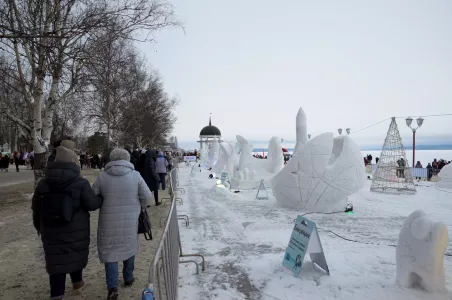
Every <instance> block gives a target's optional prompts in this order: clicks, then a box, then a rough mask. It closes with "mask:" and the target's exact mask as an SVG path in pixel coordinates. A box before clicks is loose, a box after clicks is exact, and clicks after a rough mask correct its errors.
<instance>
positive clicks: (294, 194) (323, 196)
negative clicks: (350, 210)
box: [271, 116, 365, 212]
mask: <svg viewBox="0 0 452 300" xmlns="http://www.w3.org/2000/svg"><path fill="white" fill-rule="evenodd" d="M297 118H298V116H297ZM364 182H365V170H364V164H363V160H362V157H361V152H360V150H359V147H358V145H357V144H356V143H355V142H353V140H352V139H351V138H350V137H348V136H340V137H337V138H333V134H332V133H323V134H321V135H318V136H317V137H315V138H313V139H311V140H309V141H308V142H307V143H306V144H303V145H301V146H300V147H299V149H298V150H297V152H296V153H294V156H293V157H292V159H291V160H289V162H288V163H287V165H286V166H285V167H284V168H283V169H282V170H281V171H280V172H279V173H278V174H276V175H275V176H274V177H273V179H272V181H271V185H272V188H273V193H274V195H275V197H276V201H277V202H278V204H279V205H281V206H284V207H288V208H296V209H302V210H305V211H315V212H333V211H342V210H343V209H345V206H346V205H347V197H348V196H349V195H351V194H353V193H355V192H357V191H358V190H360V189H361V188H362V187H363V185H364Z"/></svg>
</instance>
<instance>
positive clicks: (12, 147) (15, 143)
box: [11, 125, 17, 152]
mask: <svg viewBox="0 0 452 300" xmlns="http://www.w3.org/2000/svg"><path fill="white" fill-rule="evenodd" d="M11 151H12V152H14V151H17V125H16V126H14V136H13V143H12V144H11Z"/></svg>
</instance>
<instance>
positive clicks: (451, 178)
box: [436, 164, 452, 189]
mask: <svg viewBox="0 0 452 300" xmlns="http://www.w3.org/2000/svg"><path fill="white" fill-rule="evenodd" d="M438 176H439V178H441V181H440V182H438V183H437V184H436V187H438V188H443V189H452V164H448V165H445V166H444V167H443V168H442V169H441V171H440V172H439V174H438Z"/></svg>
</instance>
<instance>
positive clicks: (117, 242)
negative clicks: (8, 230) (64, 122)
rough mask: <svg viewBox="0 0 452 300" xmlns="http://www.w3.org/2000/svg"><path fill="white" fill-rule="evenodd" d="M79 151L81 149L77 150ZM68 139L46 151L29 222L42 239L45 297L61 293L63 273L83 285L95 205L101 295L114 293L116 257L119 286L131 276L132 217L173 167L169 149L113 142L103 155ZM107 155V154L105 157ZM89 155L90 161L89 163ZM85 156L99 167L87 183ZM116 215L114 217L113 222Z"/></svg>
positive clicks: (154, 194) (60, 296)
mask: <svg viewBox="0 0 452 300" xmlns="http://www.w3.org/2000/svg"><path fill="white" fill-rule="evenodd" d="M82 155H83V154H82ZM82 155H77V154H76V153H75V151H74V142H72V141H70V140H63V141H61V142H59V143H58V145H57V146H56V147H55V149H54V151H53V152H52V154H51V155H50V156H49V161H48V164H47V173H46V176H45V178H44V179H43V180H41V181H40V182H39V184H38V185H37V187H36V190H35V193H34V196H33V200H32V210H33V224H34V227H35V228H36V230H37V233H38V235H40V236H41V240H42V243H43V248H44V254H45V262H46V270H47V273H48V274H49V281H50V298H51V299H63V297H64V291H65V282H66V275H67V274H69V275H70V277H71V281H72V288H73V289H74V290H76V291H77V290H81V289H82V288H83V287H84V286H85V282H84V280H83V269H84V268H85V267H86V266H87V264H88V255H89V244H90V221H89V214H90V212H91V211H95V210H98V209H99V222H98V230H97V250H98V254H99V260H100V261H101V262H102V263H103V264H104V265H105V279H106V285H107V290H108V294H107V299H109V300H115V299H118V276H119V275H118V262H123V272H122V274H123V279H124V286H125V287H130V286H131V285H132V284H133V283H134V281H135V278H134V274H133V270H134V264H135V255H136V253H137V250H138V246H139V236H138V233H137V232H138V218H139V214H140V211H141V209H146V207H149V205H148V203H149V201H150V200H152V198H154V201H155V205H156V206H158V205H160V204H161V202H159V197H158V190H159V189H160V188H161V189H163V190H164V189H165V188H166V185H165V182H166V180H165V177H166V174H167V172H168V171H170V170H171V169H172V168H173V163H174V162H175V161H174V157H173V156H175V155H172V154H170V153H163V152H161V151H157V150H142V151H138V150H135V151H130V150H128V149H121V148H117V149H114V150H112V151H111V153H110V154H109V155H108V156H107V155H103V154H101V155H97V157H99V161H97V158H94V157H96V156H95V155H92V156H91V155H87V154H85V156H84V157H83V156H82ZM107 157H108V159H107ZM91 158H94V159H93V164H91ZM87 161H88V162H89V163H90V166H91V167H100V168H102V169H103V170H104V171H103V172H101V173H100V175H99V176H98V178H97V179H96V181H95V182H94V184H93V186H90V184H89V182H88V180H87V179H85V178H83V177H82V176H81V166H82V164H86V163H87ZM118 220H120V222H118Z"/></svg>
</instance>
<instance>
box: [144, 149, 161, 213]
mask: <svg viewBox="0 0 452 300" xmlns="http://www.w3.org/2000/svg"><path fill="white" fill-rule="evenodd" d="M145 156H146V158H145V161H144V166H143V174H142V175H143V178H144V181H145V182H146V184H147V186H148V187H149V189H150V190H151V191H152V192H154V200H155V206H159V205H160V204H161V202H159V182H160V176H159V174H158V173H157V169H156V160H157V152H156V151H155V150H148V151H147V152H146V154H145Z"/></svg>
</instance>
